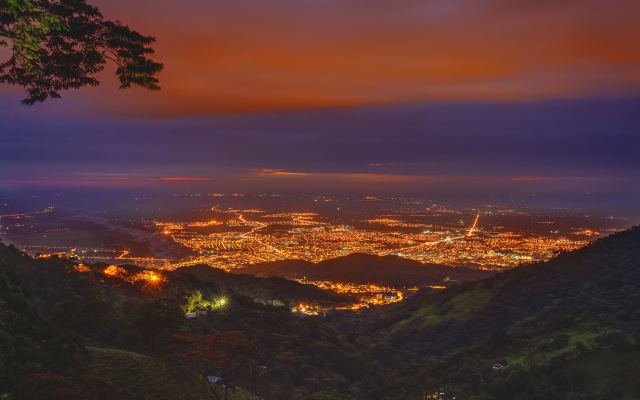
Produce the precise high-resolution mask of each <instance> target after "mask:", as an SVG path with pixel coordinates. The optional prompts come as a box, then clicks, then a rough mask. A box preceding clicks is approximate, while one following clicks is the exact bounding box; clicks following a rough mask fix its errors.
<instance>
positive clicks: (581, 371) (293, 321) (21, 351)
mask: <svg viewBox="0 0 640 400" xmlns="http://www.w3.org/2000/svg"><path fill="white" fill-rule="evenodd" d="M638 249H640V228H634V229H632V230H629V231H627V232H624V233H621V234H618V235H615V236H613V237H610V238H607V239H605V240H601V241H598V242H597V243H594V244H593V245H591V246H588V247H587V248H584V249H582V250H579V251H576V252H572V253H568V254H562V255H560V256H558V257H557V258H556V259H554V260H552V261H550V262H547V263H541V264H537V265H528V266H523V267H520V268H518V269H515V270H512V271H509V272H506V273H503V274H499V275H496V276H494V277H491V278H488V279H485V280H482V281H477V282H472V283H467V284H462V285H456V286H454V287H452V288H448V289H444V290H442V291H437V292H433V293H430V294H425V295H416V296H414V297H413V298H411V299H408V300H406V301H404V302H401V303H396V304H394V305H390V306H379V307H373V308H372V309H370V310H368V311H365V312H363V313H362V314H360V315H358V314H356V313H354V312H350V311H340V310H336V311H335V312H332V313H329V314H328V315H327V316H326V317H324V318H323V317H311V316H305V315H300V314H298V313H292V312H291V311H290V309H289V308H288V307H287V306H286V305H279V306H275V305H273V302H271V304H265V303H266V302H259V301H255V298H252V297H248V296H243V295H240V294H236V293H234V292H232V291H229V290H228V289H221V286H220V285H219V284H218V283H217V282H215V281H212V280H203V279H205V278H203V277H202V276H201V279H198V278H197V277H196V276H194V275H192V274H185V273H180V272H178V273H176V272H165V271H158V274H160V275H161V278H162V279H161V284H159V285H155V286H153V288H149V287H148V286H146V285H145V283H144V282H134V283H131V282H128V281H126V280H123V279H120V278H118V277H108V276H105V275H104V274H103V273H102V271H103V269H104V268H105V267H106V265H93V266H89V267H88V269H87V268H85V269H83V270H82V271H79V270H78V269H77V268H76V267H75V265H74V264H73V262H71V261H70V260H65V259H56V258H55V257H54V258H50V259H37V260H34V259H32V258H30V257H28V256H26V255H25V254H24V253H21V252H19V251H18V250H16V249H15V248H12V247H11V246H4V245H2V244H0V259H1V260H2V261H1V262H0V368H1V369H0V392H8V393H11V394H12V396H14V397H16V398H22V397H20V396H22V395H21V394H20V393H22V392H21V391H20V390H22V389H20V388H21V387H22V388H23V387H24V385H23V386H20V385H21V383H20V382H21V381H22V380H24V379H35V380H36V381H37V380H38V379H40V380H41V381H42V382H43V383H42V385H41V386H38V385H35V386H34V387H42V388H45V389H42V390H43V391H46V390H48V389H46V388H47V387H49V386H50V387H51V390H54V388H63V389H64V388H67V389H64V390H68V391H69V392H70V393H71V392H73V391H77V392H78V393H80V392H82V393H84V392H83V391H89V392H90V391H92V390H97V389H96V386H95V385H97V383H95V382H97V381H95V380H93V381H92V380H91V379H92V378H91V377H87V376H86V375H87V366H90V365H91V351H90V347H91V346H109V347H114V348H118V349H124V350H127V351H131V352H136V353H140V354H146V355H149V356H152V357H155V358H157V359H158V360H159V361H161V362H163V363H168V364H169V365H171V366H172V368H175V370H176V371H177V370H181V371H191V372H189V373H192V374H194V373H195V374H197V375H198V376H200V381H201V383H202V384H201V386H202V396H203V398H204V397H205V396H209V397H213V398H218V399H222V398H225V396H227V397H228V398H233V397H232V393H233V391H234V390H235V389H236V386H237V387H238V390H240V389H239V388H240V387H241V388H242V390H243V391H244V392H243V393H249V392H250V393H253V394H254V395H255V396H258V397H260V398H262V399H265V400H270V399H282V398H287V399H305V400H306V399H309V400H311V399H344V400H348V399H351V400H355V399H371V400H374V399H380V400H382V399H419V398H423V397H424V396H426V395H427V394H428V393H435V392H436V391H437V392H438V393H447V394H445V397H446V396H448V397H454V396H455V397H456V398H457V399H463V400H464V399H472V398H487V399H500V400H501V399H523V400H525V399H526V400H529V399H531V400H534V399H560V398H565V397H566V396H573V397H575V398H585V399H601V398H602V399H608V398H612V397H611V396H617V395H620V394H621V393H625V394H629V393H636V392H634V390H635V389H634V388H633V385H635V387H640V382H637V381H634V380H633V379H631V381H629V382H628V384H627V386H624V385H623V386H620V385H617V386H616V385H613V386H611V387H607V388H604V389H602V390H599V391H598V393H592V394H587V393H585V392H586V391H584V390H583V389H581V388H580V386H581V385H582V382H584V381H585V379H589V373H590V372H589V370H588V368H587V369H585V368H584V365H585V364H584V363H585V362H586V361H584V360H590V358H589V357H596V356H597V355H598V354H600V353H599V352H601V351H604V352H608V353H607V354H613V356H612V357H618V356H616V354H617V355H619V356H622V355H623V354H626V353H629V352H631V353H633V354H635V353H636V352H638V351H639V348H638V347H639V343H640V338H639V337H638V330H637V328H638V322H639V318H638V315H637V310H638V306H639V305H640V304H638V295H637V293H639V290H640V287H638V285H640V276H639V275H638V274H639V270H640V269H639V268H638V267H639V266H638V261H637V260H639V259H640V257H638V256H639V255H640V254H638V252H639V251H640V250H638ZM123 268H124V269H125V270H126V271H127V273H129V274H137V273H139V272H140V271H138V269H137V267H134V266H128V267H127V266H125V267H123ZM612 277H613V278H612ZM252 279H255V280H256V282H259V281H260V279H263V278H252ZM267 281H268V282H269V283H268V284H267V287H269V286H270V285H276V284H277V281H274V280H267V279H264V282H267ZM256 285H258V283H256ZM225 290H227V291H225ZM222 298H224V299H225V303H224V304H222V303H221V302H220V299H222ZM465 302H466V303H465ZM469 305H472V306H473V307H471V308H469V309H468V310H467V306H469ZM198 310H201V311H207V313H201V314H199V315H198V316H197V317H195V318H185V312H194V311H198ZM465 310H467V311H465ZM575 335H578V336H580V337H584V339H580V340H576V339H575V337H573V336H575ZM90 345H91V346H90ZM508 360H510V361H511V363H512V364H511V365H509V361H508ZM514 360H519V361H517V362H515V361H514ZM494 364H501V365H503V367H502V368H500V369H498V370H494V368H493V365H494ZM43 374H54V375H55V376H56V377H51V376H48V375H43ZM208 377H216V378H218V379H215V378H214V379H213V380H209V379H206V378H208ZM205 379H206V380H205ZM63 380H64V381H67V382H69V383H68V384H67V383H63ZM46 382H52V383H51V385H49V384H46ZM55 382H58V383H55ZM91 382H93V383H91ZM101 384H102V383H101ZM47 385H49V386H47ZM65 385H66V386H65ZM92 385H93V386H92ZM102 385H103V386H104V387H105V388H106V387H110V388H113V386H111V384H109V383H104V384H102ZM63 389H59V390H63ZM55 390H58V389H55ZM105 391H106V392H109V391H108V390H107V389H105ZM106 392H105V393H106ZM109 393H110V394H104V396H118V392H117V390H115V389H114V390H112V391H110V392H109ZM122 395H123V396H126V393H124V394H122ZM247 395H248V394H247ZM24 396H26V395H24ZM24 398H26V397H24ZM70 398H72V397H70ZM96 398H99V397H96ZM104 398H105V399H107V398H110V397H104ZM113 398H117V397H113Z"/></svg>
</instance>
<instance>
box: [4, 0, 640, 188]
mask: <svg viewBox="0 0 640 400" xmlns="http://www.w3.org/2000/svg"><path fill="white" fill-rule="evenodd" d="M89 2H90V3H91V4H93V5H96V6H97V7H98V8H99V9H100V10H101V11H102V12H103V14H104V16H105V18H108V19H113V20H115V19H117V20H121V21H122V22H124V23H126V24H128V25H130V26H131V27H132V28H134V29H136V30H138V31H140V32H141V33H143V34H148V35H153V36H155V37H156V39H157V42H156V44H155V45H154V48H155V50H156V54H155V55H154V58H155V59H157V60H159V61H162V62H163V63H164V64H165V70H164V71H162V72H161V73H160V74H159V76H158V77H159V79H160V84H161V86H162V90H161V91H160V92H149V91H145V90H143V89H139V88H133V89H131V90H119V89H118V84H117V80H116V77H115V75H114V74H113V72H114V70H115V67H114V66H109V67H108V68H107V69H106V71H104V72H103V73H101V74H99V75H98V79H99V80H101V81H102V85H101V86H99V87H97V88H83V89H81V90H79V91H72V92H68V93H62V95H63V98H62V99H56V100H50V101H47V102H46V103H44V104H38V105H35V106H34V107H26V106H23V105H21V104H20V102H19V101H20V99H21V98H23V97H24V91H23V89H22V88H19V87H12V86H7V85H1V86H0V105H1V108H0V118H1V121H2V123H1V125H0V140H1V141H2V143H3V145H2V146H0V186H1V185H5V186H7V185H8V186H11V185H13V186H15V185H42V186H47V185H51V186H59V185H81V186H82V185H87V186H104V185H107V186H108V185H113V186H135V185H149V186H162V185H191V186H192V187H202V188H207V189H210V188H225V189H234V190H262V189H274V190H275V189H296V188H298V189H308V188H315V189H325V188H327V189H330V188H357V189H363V190H367V189H372V188H387V189H389V190H394V189H398V190H404V189H416V188H424V189H425V190H441V191H459V192H464V191H478V190H488V191H491V190H502V191H529V192H535V191H547V192H563V191H568V192H580V193H582V192H585V193H586V192H607V193H618V192H620V193H636V194H639V195H640V185H639V183H640V161H639V160H638V159H639V157H637V154H639V150H640V138H639V137H640V52H639V51H638V49H639V48H640V24H638V23H637V20H638V17H640V2H638V1H634V0H617V1H613V2H603V1H592V0H554V1H551V0H537V1H533V0H521V1H506V0H442V1H441V0H396V1H387V0H384V1H383V0H340V1H338V0H270V1H264V0H184V1H181V2H175V1H173V0H172V1H168V0H89ZM7 55H8V53H6V51H5V52H0V60H3V59H6V57H7ZM3 57H4V58H3Z"/></svg>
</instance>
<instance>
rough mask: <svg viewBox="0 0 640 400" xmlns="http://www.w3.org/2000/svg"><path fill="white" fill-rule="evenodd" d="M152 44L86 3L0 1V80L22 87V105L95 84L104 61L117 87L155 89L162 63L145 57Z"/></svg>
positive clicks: (74, 0) (77, 0)
mask: <svg viewBox="0 0 640 400" xmlns="http://www.w3.org/2000/svg"><path fill="white" fill-rule="evenodd" d="M1 37H4V38H7V39H9V41H10V42H11V44H10V43H9V42H8V41H7V40H3V39H1ZM153 42H155V38H153V37H151V36H144V35H141V34H140V33H138V32H136V31H134V30H132V29H130V28H129V27H128V26H126V25H124V24H122V23H121V22H120V21H116V22H112V21H108V20H104V19H103V17H102V14H101V13H100V11H99V10H98V9H97V8H96V7H93V6H91V5H89V4H87V3H86V1H85V0H0V46H3V47H11V50H12V56H11V58H10V59H9V61H7V62H5V63H3V64H0V82H2V83H10V84H14V85H20V86H23V87H26V88H27V92H28V93H29V96H28V97H27V98H26V99H24V100H23V101H22V102H23V103H24V104H27V105H33V104H35V103H36V102H43V101H44V100H46V99H47V98H49V97H51V98H59V97H60V95H59V94H58V92H59V91H60V90H67V89H79V88H81V87H83V86H87V85H89V86H98V85H99V84H100V82H99V81H98V80H97V79H96V78H94V77H93V75H95V74H96V73H98V72H100V71H102V70H103V69H104V64H106V62H107V60H112V61H114V62H115V63H116V64H117V66H118V69H117V70H116V75H118V79H119V80H120V88H121V89H125V88H130V87H131V85H132V84H135V85H139V86H142V87H143V88H146V89H149V90H159V89H160V87H159V86H158V79H157V78H155V74H156V73H158V72H160V71H161V70H162V68H163V64H161V63H158V62H155V61H153V60H151V59H149V58H148V55H150V54H153V53H154V50H153V49H152V48H151V47H149V45H150V44H151V43H153Z"/></svg>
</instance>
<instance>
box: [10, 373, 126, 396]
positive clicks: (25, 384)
mask: <svg viewBox="0 0 640 400" xmlns="http://www.w3.org/2000/svg"><path fill="white" fill-rule="evenodd" d="M14 396H15V399H16V400H86V399H93V400H122V399H123V397H122V391H121V390H120V389H119V388H118V386H116V385H115V384H114V383H112V382H109V381H106V380H104V379H102V378H99V377H95V376H91V375H85V376H84V378H83V385H78V384H76V383H74V382H73V381H70V380H68V379H65V378H63V377H62V376H59V375H54V374H39V375H29V376H27V377H25V378H24V379H22V380H21V381H20V382H19V383H18V384H17V385H16V387H15V389H14Z"/></svg>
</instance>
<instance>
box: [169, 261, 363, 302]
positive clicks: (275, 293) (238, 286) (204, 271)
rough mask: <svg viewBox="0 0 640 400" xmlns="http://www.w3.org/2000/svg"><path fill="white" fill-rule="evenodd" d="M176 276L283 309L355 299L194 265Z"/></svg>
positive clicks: (286, 281) (284, 280) (313, 287)
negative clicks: (274, 302)
mask: <svg viewBox="0 0 640 400" xmlns="http://www.w3.org/2000/svg"><path fill="white" fill-rule="evenodd" d="M175 273H177V274H189V275H193V276H195V277H196V278H198V279H199V280H201V281H203V282H206V281H214V282H216V284H218V285H219V286H221V287H223V288H228V289H231V290H233V291H234V292H236V293H238V294H241V295H243V296H249V297H251V298H253V299H260V300H279V301H281V302H283V303H284V304H285V305H288V304H289V303H290V302H292V301H293V302H295V303H300V302H302V303H313V302H318V303H320V304H325V305H329V304H340V303H346V304H350V303H355V302H357V301H358V299H357V298H355V297H352V296H346V295H341V294H337V293H334V292H332V291H329V290H323V289H320V288H318V287H316V286H313V285H303V284H301V283H298V282H295V281H290V280H288V279H285V278H279V277H269V278H260V277H256V276H253V275H246V274H231V273H228V272H225V271H223V270H221V269H217V268H212V267H210V266H208V265H195V266H192V267H183V268H178V269H176V270H175Z"/></svg>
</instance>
